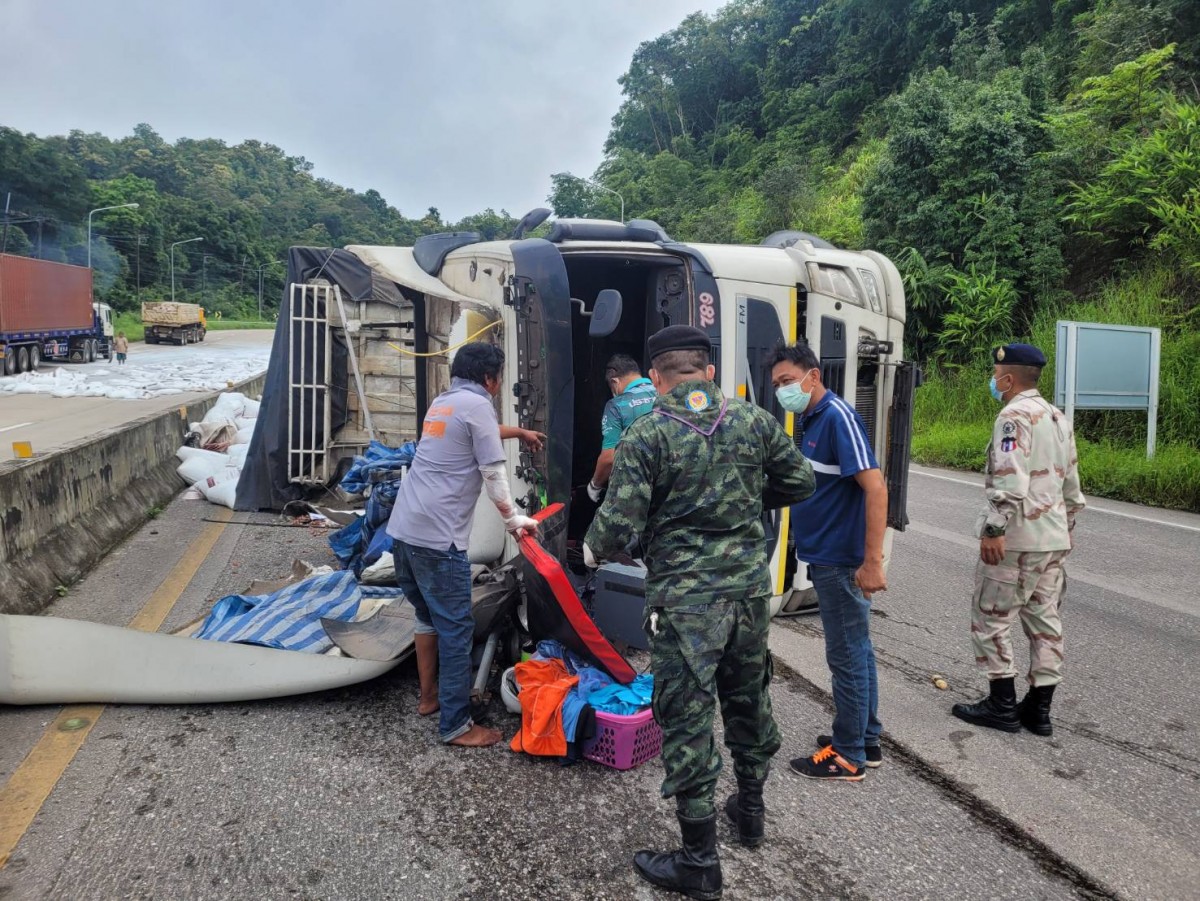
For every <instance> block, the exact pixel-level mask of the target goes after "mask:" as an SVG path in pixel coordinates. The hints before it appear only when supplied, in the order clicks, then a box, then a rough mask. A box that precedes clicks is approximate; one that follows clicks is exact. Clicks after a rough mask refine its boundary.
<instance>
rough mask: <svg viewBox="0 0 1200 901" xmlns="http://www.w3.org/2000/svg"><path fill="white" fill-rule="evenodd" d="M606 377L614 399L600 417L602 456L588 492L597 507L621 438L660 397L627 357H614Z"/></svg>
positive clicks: (634, 363)
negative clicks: (655, 399) (656, 398)
mask: <svg viewBox="0 0 1200 901" xmlns="http://www.w3.org/2000/svg"><path fill="white" fill-rule="evenodd" d="M604 378H605V380H606V381H607V382H608V388H609V390H610V391H612V393H613V396H612V399H611V400H610V401H609V402H608V403H607V404H605V405H604V414H603V415H602V416H601V417H600V435H601V444H600V456H599V457H598V458H597V460H596V471H595V473H594V474H593V475H592V480H591V481H590V482H588V489H587V490H588V497H590V498H591V499H592V501H593V502H595V503H597V504H598V503H600V496H601V495H602V494H603V493H604V487H605V486H606V485H607V484H608V477H609V475H610V474H611V473H612V468H613V460H615V459H616V455H617V445H618V444H620V443H621V436H622V435H624V434H625V430H626V429H627V428H629V427H630V426H631V425H633V422H634V420H636V419H637V418H638V417H639V416H644V415H645V414H647V413H649V412H650V411H651V410H653V409H654V398H655V397H657V396H658V395H657V393H656V392H655V390H654V385H653V384H651V382H650V380H649V379H648V378H645V377H643V376H642V370H641V367H640V366H638V364H637V361H636V360H634V359H633V357H631V356H628V355H627V354H615V355H614V356H613V357H612V359H610V360H609V361H608V365H607V366H606V367H604Z"/></svg>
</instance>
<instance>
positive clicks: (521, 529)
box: [504, 513, 538, 538]
mask: <svg viewBox="0 0 1200 901" xmlns="http://www.w3.org/2000/svg"><path fill="white" fill-rule="evenodd" d="M504 529H505V531H507V532H508V533H509V534H510V535H512V536H513V537H514V538H520V537H521V536H522V535H524V534H529V535H536V534H537V530H538V524H537V520H536V519H532V518H530V517H528V516H522V515H521V514H520V513H514V514H513V515H512V516H510V517H508V518H507V519H506V520H504Z"/></svg>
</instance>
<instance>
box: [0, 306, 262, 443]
mask: <svg viewBox="0 0 1200 901" xmlns="http://www.w3.org/2000/svg"><path fill="white" fill-rule="evenodd" d="M273 336H274V332H272V331H270V330H267V329H261V330H256V329H246V330H242V331H221V332H209V333H208V335H207V336H206V337H205V339H204V341H203V343H201V344H191V345H188V346H187V347H175V346H174V345H150V346H147V345H145V344H143V343H141V342H137V343H135V344H131V345H130V347H129V361H128V362H127V363H126V364H125V366H124V367H118V366H117V364H116V361H115V360H114V361H113V362H111V363H110V362H108V361H107V360H98V361H96V362H95V363H43V364H42V370H41V371H42V373H49V372H51V371H53V370H54V369H55V368H58V367H61V368H62V369H63V370H64V371H65V372H67V373H71V374H76V375H86V376H88V377H89V379H90V380H95V381H100V382H104V381H110V380H113V379H120V378H127V377H128V376H129V375H130V374H131V373H134V372H145V373H146V374H148V375H152V374H154V373H157V372H162V373H164V377H165V373H167V372H169V371H171V370H174V369H175V368H176V367H177V366H178V365H179V364H180V363H186V364H187V365H188V366H189V367H193V368H194V369H195V370H197V371H200V370H220V369H221V368H222V367H225V366H229V365H230V364H235V365H236V367H237V369H238V372H239V373H240V372H242V371H243V369H245V368H246V366H245V365H244V364H246V363H247V362H248V361H255V360H260V361H261V366H259V367H253V366H250V367H249V368H250V369H254V368H257V369H258V371H262V370H265V369H266V367H267V361H268V359H269V351H270V347H271V339H272V337H273ZM243 377H244V376H243ZM211 390H212V389H210V388H205V389H203V390H196V391H184V392H182V393H179V394H170V395H166V396H163V397H152V398H146V399H138V400H127V399H124V398H120V399H117V398H109V397H53V396H51V395H48V394H0V459H3V460H8V459H10V458H11V457H12V443H13V442H14V441H29V442H31V443H32V444H33V449H34V451H35V452H36V453H45V452H47V451H51V450H55V449H56V448H59V447H63V446H64V445H67V444H72V443H74V442H76V441H81V440H85V439H88V438H91V437H94V436H95V435H97V434H99V433H101V432H104V431H106V430H108V429H112V428H116V427H118V426H121V425H124V424H125V423H127V422H132V421H133V420H135V419H139V418H141V417H142V416H145V415H147V414H149V413H158V412H161V411H162V410H170V409H172V408H174V407H177V406H179V405H180V404H185V403H188V402H190V401H193V400H195V399H197V398H199V397H203V396H204V395H206V394H209V393H211Z"/></svg>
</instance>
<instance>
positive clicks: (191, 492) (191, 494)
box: [183, 488, 204, 501]
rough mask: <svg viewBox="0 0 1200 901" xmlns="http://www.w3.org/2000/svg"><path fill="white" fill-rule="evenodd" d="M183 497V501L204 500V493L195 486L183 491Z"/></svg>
mask: <svg viewBox="0 0 1200 901" xmlns="http://www.w3.org/2000/svg"><path fill="white" fill-rule="evenodd" d="M183 499H184V500H185V501H202V500H204V495H203V494H201V493H200V492H199V491H197V490H196V489H195V488H189V489H188V490H187V491H185V492H184V493H183Z"/></svg>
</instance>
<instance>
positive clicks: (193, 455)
mask: <svg viewBox="0 0 1200 901" xmlns="http://www.w3.org/2000/svg"><path fill="white" fill-rule="evenodd" d="M175 456H176V457H178V458H179V459H180V460H211V461H212V462H213V463H220V464H221V465H222V466H224V465H225V462H226V461H225V455H224V454H223V453H221V452H220V451H210V450H205V449H204V448H202V447H188V446H187V445H186V444H185V445H184V446H183V447H181V448H179V450H177V451H175ZM210 475H211V473H210ZM205 478H207V476H206V477H205ZM192 481H193V482H195V481H197V480H196V479H192Z"/></svg>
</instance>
